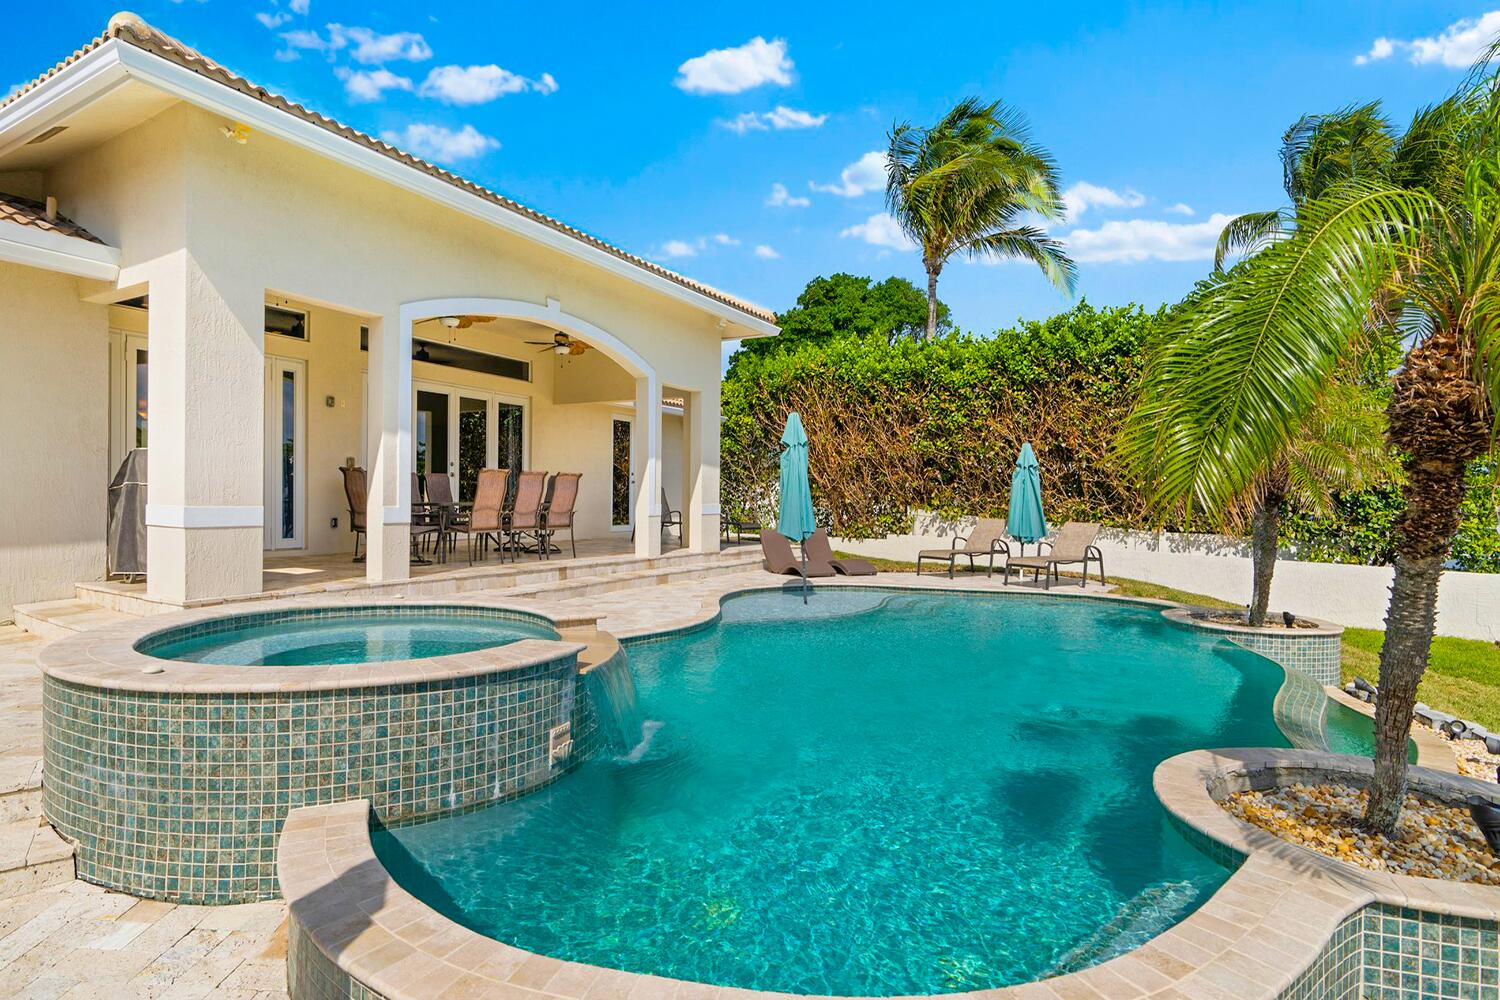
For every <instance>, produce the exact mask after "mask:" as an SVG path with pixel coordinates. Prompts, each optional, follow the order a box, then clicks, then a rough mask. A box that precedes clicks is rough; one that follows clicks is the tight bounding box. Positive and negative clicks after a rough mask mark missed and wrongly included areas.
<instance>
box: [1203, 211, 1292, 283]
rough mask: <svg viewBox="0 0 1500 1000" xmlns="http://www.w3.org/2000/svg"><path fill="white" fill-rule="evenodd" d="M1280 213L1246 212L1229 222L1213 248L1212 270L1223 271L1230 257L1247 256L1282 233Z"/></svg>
mask: <svg viewBox="0 0 1500 1000" xmlns="http://www.w3.org/2000/svg"><path fill="white" fill-rule="evenodd" d="M1282 229H1283V220H1282V216H1281V212H1280V211H1273V212H1246V213H1245V214H1244V215H1241V216H1237V217H1235V218H1233V219H1230V220H1229V223H1228V225H1226V226H1225V227H1224V231H1223V232H1221V233H1220V234H1219V242H1218V244H1217V245H1216V246H1215V247H1214V270H1215V271H1222V270H1224V261H1226V260H1228V259H1229V258H1230V257H1237V256H1249V255H1250V254H1252V253H1254V252H1255V251H1256V250H1258V249H1260V247H1261V245H1262V244H1264V243H1268V242H1270V241H1271V240H1272V239H1274V238H1275V237H1276V236H1277V235H1278V234H1280V233H1281V232H1282Z"/></svg>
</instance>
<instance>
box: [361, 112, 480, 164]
mask: <svg viewBox="0 0 1500 1000" xmlns="http://www.w3.org/2000/svg"><path fill="white" fill-rule="evenodd" d="M380 137H381V138H382V139H384V140H385V141H386V142H388V143H390V144H391V145H393V146H399V147H401V148H402V149H405V150H408V151H409V152H411V153H413V154H415V155H417V156H420V157H422V158H423V159H424V160H432V161H434V162H437V163H450V162H453V161H455V160H471V159H473V158H474V157H476V156H482V155H483V154H485V153H488V152H490V151H491V150H496V149H499V148H500V142H499V140H497V139H493V138H491V137H490V136H487V135H485V134H484V133H483V132H480V131H479V130H478V129H476V128H475V127H474V126H473V125H465V126H464V127H463V128H461V129H450V128H444V127H443V126H442V125H428V124H426V123H424V122H413V123H412V124H410V125H408V126H406V128H404V129H402V130H400V131H387V132H382V133H380Z"/></svg>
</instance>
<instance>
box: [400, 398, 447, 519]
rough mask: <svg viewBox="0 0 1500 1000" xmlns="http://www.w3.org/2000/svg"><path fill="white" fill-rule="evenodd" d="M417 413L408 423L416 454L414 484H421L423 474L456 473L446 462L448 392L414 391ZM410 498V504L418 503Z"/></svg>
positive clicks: (417, 497) (424, 475)
mask: <svg viewBox="0 0 1500 1000" xmlns="http://www.w3.org/2000/svg"><path fill="white" fill-rule="evenodd" d="M416 400H417V412H416V419H414V420H413V421H412V424H411V427H412V435H411V437H412V444H413V445H414V446H415V448H416V455H415V456H414V459H413V462H412V469H414V470H415V471H416V473H417V481H418V482H419V483H425V482H426V477H427V473H429V472H446V473H448V474H449V475H450V476H451V475H452V474H453V473H454V471H456V470H455V469H454V468H453V467H452V465H451V463H450V461H449V456H450V454H452V453H451V452H450V450H449V448H448V444H449V441H448V434H449V430H450V428H451V426H452V424H451V423H450V422H449V420H448V406H449V404H450V403H451V402H452V401H453V396H452V394H451V393H449V392H447V391H446V390H442V389H423V388H418V389H417V392H416ZM420 499H421V497H420V496H413V497H412V501H413V502H415V501H417V500H420Z"/></svg>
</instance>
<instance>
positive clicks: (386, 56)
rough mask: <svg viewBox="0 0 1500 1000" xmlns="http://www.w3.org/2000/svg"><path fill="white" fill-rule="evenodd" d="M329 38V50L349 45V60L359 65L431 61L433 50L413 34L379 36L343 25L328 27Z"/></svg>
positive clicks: (364, 29) (422, 39)
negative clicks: (399, 61)
mask: <svg viewBox="0 0 1500 1000" xmlns="http://www.w3.org/2000/svg"><path fill="white" fill-rule="evenodd" d="M328 39H329V48H331V49H342V48H345V47H347V46H350V45H352V46H353V48H351V49H350V50H349V57H350V58H351V59H353V60H354V61H355V62H359V63H366V64H369V63H383V62H390V61H392V60H395V59H405V60H408V61H410V62H421V61H423V60H424V59H431V58H432V47H431V46H429V45H428V44H427V40H426V39H425V38H423V37H422V36H421V35H419V34H417V33H416V32H415V31H395V32H392V33H391V34H389V35H382V34H381V33H380V32H378V31H372V30H371V29H369V28H346V27H344V26H343V25H342V24H330V25H329V26H328Z"/></svg>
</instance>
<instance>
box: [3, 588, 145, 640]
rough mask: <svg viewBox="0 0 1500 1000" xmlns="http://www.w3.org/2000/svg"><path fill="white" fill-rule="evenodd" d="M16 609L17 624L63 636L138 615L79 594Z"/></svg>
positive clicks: (46, 636) (48, 635) (39, 632)
mask: <svg viewBox="0 0 1500 1000" xmlns="http://www.w3.org/2000/svg"><path fill="white" fill-rule="evenodd" d="M14 613H15V616H16V625H17V627H19V628H22V629H25V630H26V631H27V632H30V633H31V634H32V635H35V636H38V637H40V638H43V639H61V638H63V637H64V636H69V635H72V634H73V633H75V632H82V631H84V630H85V629H91V628H98V627H99V626H101V625H113V624H114V623H115V622H118V621H124V620H125V619H128V618H131V617H134V616H132V615H127V614H124V613H122V612H119V611H111V610H109V609H108V608H103V607H100V606H99V605H97V604H92V603H90V602H88V601H82V600H78V599H76V598H74V599H71V600H63V601H38V602H37V603H35V604H17V605H16V606H15V609H14Z"/></svg>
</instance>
